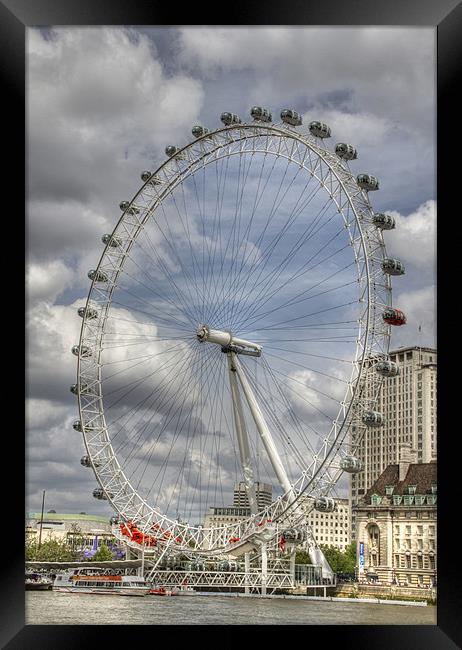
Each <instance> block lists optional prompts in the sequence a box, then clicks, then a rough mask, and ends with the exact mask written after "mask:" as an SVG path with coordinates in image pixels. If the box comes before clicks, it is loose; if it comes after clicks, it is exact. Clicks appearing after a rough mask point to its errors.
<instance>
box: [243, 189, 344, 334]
mask: <svg viewBox="0 0 462 650" xmlns="http://www.w3.org/2000/svg"><path fill="white" fill-rule="evenodd" d="M318 189H319V188H318ZM328 207H329V201H326V203H325V204H324V205H323V206H322V208H321V209H320V210H319V212H318V214H317V215H316V217H315V218H314V220H313V223H312V224H309V225H308V227H307V228H306V229H305V232H304V234H303V237H301V238H300V239H299V240H298V242H297V244H296V245H294V246H292V248H291V250H290V251H288V252H287V253H286V255H285V258H284V259H283V260H282V261H281V262H280V263H279V264H278V265H277V266H276V267H275V268H274V269H273V270H272V271H270V273H269V274H267V275H266V276H265V277H263V278H262V273H263V271H264V270H265V268H266V266H267V264H268V262H269V260H270V259H271V256H272V254H273V252H274V250H275V249H276V246H277V245H278V244H279V242H280V240H281V238H282V233H280V235H279V236H276V237H275V238H274V239H273V242H272V243H271V245H270V247H269V248H267V250H266V251H265V252H264V254H262V256H261V259H260V263H259V264H258V265H257V268H258V269H259V272H258V274H257V275H256V277H255V279H254V282H253V284H252V285H251V286H250V288H249V289H248V290H247V293H246V294H244V295H243V296H242V297H241V302H243V303H244V304H246V303H249V302H250V300H249V298H250V296H251V295H252V293H253V292H255V291H256V290H257V288H258V287H260V285H261V284H263V285H264V286H265V288H267V287H268V286H269V285H270V279H271V277H272V275H273V274H275V273H276V274H277V273H278V272H282V271H283V270H284V269H285V268H286V267H287V265H288V264H289V263H290V261H291V260H292V259H293V258H294V257H295V255H296V254H297V253H298V251H299V249H300V248H301V247H302V246H303V245H304V244H306V243H307V241H309V239H311V238H312V237H314V236H315V235H316V234H317V233H318V232H319V231H320V230H322V228H323V227H325V226H326V225H327V224H328V223H329V222H330V220H331V219H332V218H333V216H335V215H333V216H332V217H331V219H329V220H328V221H327V222H325V223H323V224H321V226H320V227H319V228H318V230H317V231H315V232H314V233H313V230H314V228H315V226H316V225H317V222H318V221H320V220H321V218H322V216H323V215H324V212H325V211H326V210H327V208H328ZM261 260H264V263H263V264H262V263H261ZM279 274H280V273H279ZM261 278H262V279H261ZM246 284H247V283H246ZM258 295H259V297H261V295H262V290H260V291H259V292H258ZM263 297H265V296H263ZM257 300H258V299H257ZM254 306H255V305H254V303H253V302H250V306H249V305H247V307H246V308H244V309H243V311H241V316H240V318H241V322H242V320H245V318H246V317H247V313H248V312H249V310H251V309H252V308H254Z"/></svg>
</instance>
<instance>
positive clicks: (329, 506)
mask: <svg viewBox="0 0 462 650" xmlns="http://www.w3.org/2000/svg"><path fill="white" fill-rule="evenodd" d="M314 508H315V510H318V511H319V512H333V511H334V510H335V501H334V500H333V498H332V497H318V498H317V499H315V502H314Z"/></svg>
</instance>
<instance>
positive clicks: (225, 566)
mask: <svg viewBox="0 0 462 650" xmlns="http://www.w3.org/2000/svg"><path fill="white" fill-rule="evenodd" d="M218 571H237V562H235V561H234V560H222V561H221V562H219V563H218Z"/></svg>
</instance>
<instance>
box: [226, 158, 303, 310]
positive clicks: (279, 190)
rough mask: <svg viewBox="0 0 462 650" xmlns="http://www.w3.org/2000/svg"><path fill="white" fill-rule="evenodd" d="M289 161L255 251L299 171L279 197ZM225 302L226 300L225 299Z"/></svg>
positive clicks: (298, 170)
mask: <svg viewBox="0 0 462 650" xmlns="http://www.w3.org/2000/svg"><path fill="white" fill-rule="evenodd" d="M290 163H291V161H290V159H289V160H287V163H286V167H285V170H284V174H283V176H282V179H281V182H280V184H279V187H278V191H277V193H276V196H275V197H274V200H273V205H272V206H271V209H270V211H269V216H268V219H267V221H266V224H265V227H264V228H263V230H262V232H261V233H260V235H259V237H258V238H257V240H256V242H255V244H254V246H255V250H257V251H258V250H259V246H260V244H261V242H262V241H263V238H264V236H265V234H266V231H267V229H268V227H269V224H270V223H271V221H272V220H273V217H274V215H275V214H276V212H277V210H278V208H279V207H280V205H281V203H282V201H283V200H284V199H285V197H286V195H287V193H288V192H289V190H290V188H291V187H292V184H293V182H294V181H295V178H296V177H297V175H298V174H299V173H300V168H298V169H297V171H296V173H295V174H294V176H293V178H292V180H291V182H290V184H289V185H288V187H287V189H286V190H285V192H284V193H283V195H282V197H281V198H280V199H279V194H280V192H281V190H282V185H283V183H284V181H285V177H286V175H287V172H288V169H289V166H290ZM278 199H279V202H278V203H277V201H278ZM265 252H266V251H264V252H263V255H264V253H265ZM263 255H262V257H263ZM254 261H255V255H254ZM257 266H258V265H257ZM252 273H253V272H251V273H250V275H252ZM225 302H226V301H225ZM220 316H221V314H220V312H218V313H217V314H215V317H216V318H219V317H220Z"/></svg>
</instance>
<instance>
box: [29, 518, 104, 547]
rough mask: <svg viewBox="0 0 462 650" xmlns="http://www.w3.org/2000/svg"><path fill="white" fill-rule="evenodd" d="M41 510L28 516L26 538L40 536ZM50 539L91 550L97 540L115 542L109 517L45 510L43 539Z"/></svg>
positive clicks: (43, 540) (37, 537) (33, 538)
mask: <svg viewBox="0 0 462 650" xmlns="http://www.w3.org/2000/svg"><path fill="white" fill-rule="evenodd" d="M40 521H41V513H40V512H38V513H37V512H29V513H27V516H26V538H27V539H28V540H30V541H34V540H36V541H37V542H38V540H39V538H40ZM50 539H57V540H59V541H66V542H67V543H68V544H69V546H71V547H72V548H75V549H76V550H90V549H91V548H92V547H93V545H94V543H95V540H96V543H97V545H98V546H100V545H101V543H103V542H104V543H106V542H113V541H114V536H113V535H112V532H111V524H110V522H109V519H108V518H107V517H101V516H99V515H87V514H83V513H82V514H69V513H67V514H63V513H56V512H44V513H43V521H42V537H41V541H42V543H43V542H46V541H47V540H50Z"/></svg>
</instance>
